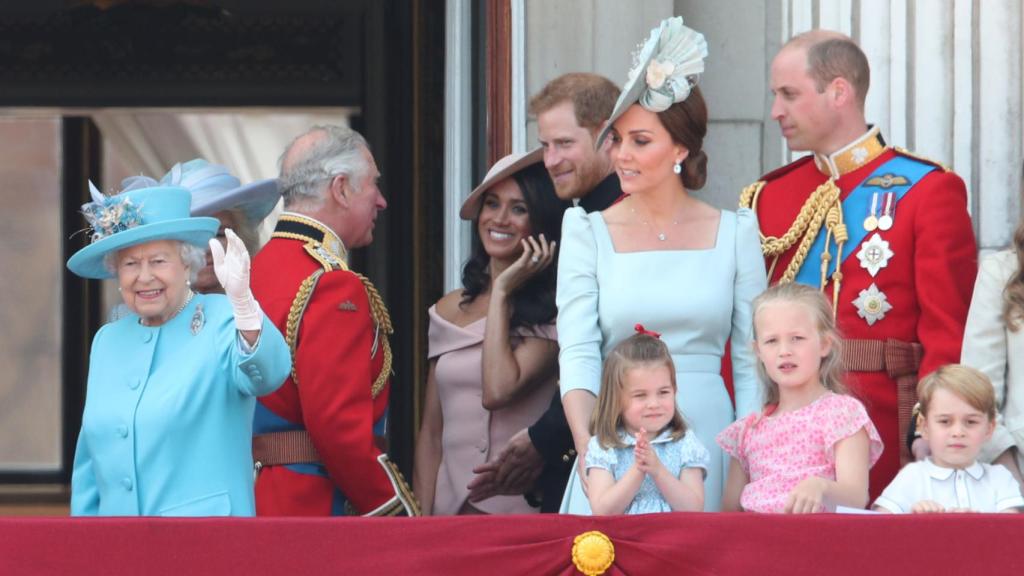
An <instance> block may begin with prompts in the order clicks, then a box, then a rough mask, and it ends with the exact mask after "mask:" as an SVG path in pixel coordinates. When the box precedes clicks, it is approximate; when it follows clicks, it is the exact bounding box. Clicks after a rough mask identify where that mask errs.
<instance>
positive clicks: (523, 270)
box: [494, 234, 558, 294]
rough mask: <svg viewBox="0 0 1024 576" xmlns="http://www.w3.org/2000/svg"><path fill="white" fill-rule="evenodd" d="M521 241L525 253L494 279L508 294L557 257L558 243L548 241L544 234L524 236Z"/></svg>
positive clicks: (496, 285) (496, 284) (497, 285)
mask: <svg viewBox="0 0 1024 576" xmlns="http://www.w3.org/2000/svg"><path fill="white" fill-rule="evenodd" d="M521 242H522V244H523V253H522V254H521V255H520V256H519V259H517V260H516V261H515V262H513V263H512V265H511V266H509V267H508V268H506V269H505V270H504V271H503V272H502V273H501V274H500V275H498V277H497V278H495V279H494V285H495V287H497V288H500V289H503V290H504V291H505V292H506V293H507V294H511V293H513V292H515V291H516V290H518V289H519V287H520V286H522V285H523V284H525V283H526V281H527V280H529V279H530V278H533V277H534V276H535V275H537V274H539V273H540V272H541V271H542V270H544V269H545V268H547V267H548V266H550V265H551V262H553V261H554V259H555V247H556V244H558V243H557V242H548V241H547V239H546V238H544V234H541V235H540V236H537V237H533V236H529V237H527V238H523V239H522V240H521Z"/></svg>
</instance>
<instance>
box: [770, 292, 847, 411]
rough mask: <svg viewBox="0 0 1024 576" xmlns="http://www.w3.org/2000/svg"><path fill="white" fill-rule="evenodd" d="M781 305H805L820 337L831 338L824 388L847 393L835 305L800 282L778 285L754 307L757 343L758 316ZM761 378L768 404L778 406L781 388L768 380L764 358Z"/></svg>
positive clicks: (824, 363) (821, 375)
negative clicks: (834, 317) (777, 304)
mask: <svg viewBox="0 0 1024 576" xmlns="http://www.w3.org/2000/svg"><path fill="white" fill-rule="evenodd" d="M779 302H783V303H790V304H798V305H801V306H803V307H804V308H806V309H807V311H808V312H810V313H811V318H812V319H813V320H814V325H815V326H816V327H817V329H818V334H820V335H821V338H822V339H823V340H824V339H828V340H829V341H830V342H831V343H832V348H831V350H830V351H829V353H828V354H827V355H826V356H825V357H824V358H822V359H821V367H820V368H819V371H818V378H819V379H820V380H821V385H822V386H824V387H825V389H826V390H831V391H832V392H835V393H836V394H846V393H847V390H846V385H845V384H843V376H844V374H845V372H846V370H845V369H844V368H843V351H842V338H841V336H840V334H839V330H838V329H837V328H836V322H835V320H834V319H833V318H832V306H831V305H830V304H829V302H828V299H827V298H825V296H824V295H823V294H822V293H821V292H820V291H819V290H818V289H817V288H813V287H811V286H807V285H806V284H799V283H797V282H788V283H786V284H776V285H775V286H772V287H771V288H769V289H767V290H765V291H764V292H762V293H761V294H760V295H758V297H757V298H754V302H753V304H752V305H751V307H752V308H753V318H754V341H755V342H756V341H757V315H758V314H761V313H762V311H763V309H764V307H765V306H767V305H769V304H775V303H779ZM757 376H758V379H759V380H760V381H761V389H762V392H763V397H764V405H765V406H769V405H772V404H778V403H779V385H778V384H776V383H775V382H773V381H772V379H771V378H769V377H768V371H767V370H765V367H764V362H761V360H760V359H759V360H758V361H757Z"/></svg>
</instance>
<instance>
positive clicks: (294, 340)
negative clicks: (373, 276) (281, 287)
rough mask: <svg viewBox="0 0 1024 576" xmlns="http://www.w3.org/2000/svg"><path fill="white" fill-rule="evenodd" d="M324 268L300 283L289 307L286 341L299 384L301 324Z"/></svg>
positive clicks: (293, 375) (297, 383)
mask: <svg viewBox="0 0 1024 576" xmlns="http://www.w3.org/2000/svg"><path fill="white" fill-rule="evenodd" d="M323 274H324V271H323V270H317V271H316V272H313V274H311V275H310V276H309V277H308V278H306V279H305V280H303V281H302V284H299V291H298V292H297V293H296V294H295V298H294V299H293V300H292V306H291V308H289V309H288V320H287V322H285V332H284V341H285V342H287V343H288V350H289V351H291V355H292V382H294V383H295V385H296V386H298V385H299V376H298V374H297V373H296V372H295V367H296V365H297V362H296V361H295V360H296V359H295V349H296V347H297V346H298V343H299V324H300V323H301V322H302V315H303V314H305V313H306V307H307V306H309V300H310V298H311V297H312V296H313V289H314V288H316V284H317V282H319V281H320V277H321V276H323Z"/></svg>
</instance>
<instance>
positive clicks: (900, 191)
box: [796, 155, 935, 288]
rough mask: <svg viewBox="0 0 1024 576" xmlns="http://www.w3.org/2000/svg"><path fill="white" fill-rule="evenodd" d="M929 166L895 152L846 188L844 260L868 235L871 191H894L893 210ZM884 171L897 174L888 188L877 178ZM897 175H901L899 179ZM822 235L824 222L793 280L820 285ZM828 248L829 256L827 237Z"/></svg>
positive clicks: (882, 192) (830, 250) (879, 207)
mask: <svg viewBox="0 0 1024 576" xmlns="http://www.w3.org/2000/svg"><path fill="white" fill-rule="evenodd" d="M932 170H935V166H933V165H931V164H926V163H924V162H920V161H918V160H914V159H911V158H907V157H906V156H901V155H896V156H894V157H893V158H891V159H890V160H889V161H888V162H885V163H883V164H882V165H881V166H879V167H878V168H876V169H875V171H874V172H872V173H871V175H870V176H868V177H867V178H865V179H864V181H863V182H861V183H860V184H858V185H857V187H856V188H855V189H854V190H853V192H850V195H849V196H847V197H846V200H843V222H844V223H845V224H846V230H847V233H848V234H849V238H848V239H847V241H846V244H845V246H844V248H845V253H844V254H843V260H844V261H845V260H846V259H847V258H849V257H850V254H853V253H854V252H855V251H856V250H855V249H856V247H857V246H860V243H861V242H862V241H863V240H864V237H865V236H867V235H868V231H867V230H865V229H864V226H863V225H862V222H864V218H865V217H867V215H868V213H869V212H870V210H871V197H872V195H873V194H874V193H875V192H880V193H881V194H879V196H880V197H881V198H884V197H885V193H886V192H893V193H894V194H895V196H894V198H893V210H894V211H895V207H896V204H898V203H899V201H900V199H901V198H903V196H904V195H905V194H906V193H907V192H909V191H910V189H911V188H913V187H914V185H915V184H917V183H918V182H920V181H921V178H924V176H925V175H926V174H928V173H929V172H931V171H932ZM886 175H889V176H892V177H894V178H897V179H898V181H899V183H898V184H891V185H890V186H889V187H888V188H886V187H884V186H882V184H881V183H879V180H881V179H883V177H884V176H886ZM901 176H902V179H899V177H901ZM872 181H874V182H872ZM879 204H880V205H879V206H878V207H877V208H876V209H877V210H878V211H879V212H881V211H882V210H883V209H884V207H885V206H884V204H885V203H884V202H879ZM825 236H826V234H825V226H824V225H822V227H821V230H819V231H818V237H817V238H815V239H814V244H812V245H811V249H810V251H809V252H808V253H807V258H806V259H804V262H803V265H801V266H800V270H799V271H798V272H797V274H796V281H797V282H799V283H801V284H808V285H810V286H815V287H817V288H821V254H822V252H824V251H825ZM829 252H830V253H831V254H832V255H833V256H834V255H835V253H836V246H835V240H834V239H833V240H830V246H829ZM841 264H842V263H840V265H841ZM830 275H831V274H830Z"/></svg>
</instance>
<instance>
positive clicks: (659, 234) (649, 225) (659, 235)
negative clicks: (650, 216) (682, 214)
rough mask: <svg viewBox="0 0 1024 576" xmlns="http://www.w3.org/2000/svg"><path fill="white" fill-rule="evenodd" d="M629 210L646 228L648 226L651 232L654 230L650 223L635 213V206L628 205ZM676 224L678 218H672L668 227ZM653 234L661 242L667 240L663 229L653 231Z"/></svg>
mask: <svg viewBox="0 0 1024 576" xmlns="http://www.w3.org/2000/svg"><path fill="white" fill-rule="evenodd" d="M629 211H630V212H632V213H633V215H635V216H636V217H637V219H638V220H640V223H641V224H643V225H644V226H645V227H647V228H650V229H651V231H652V232H655V230H654V227H653V226H651V224H650V223H649V222H648V221H647V220H644V219H643V218H641V217H640V215H639V214H637V213H636V208H634V207H633V206H630V207H629ZM678 224H679V220H673V221H672V226H670V227H671V228H674V227H675V226H676V225H678ZM655 234H656V235H657V237H658V240H660V241H661V242H664V241H665V240H668V236H667V235H666V234H665V232H664V231H661V232H655Z"/></svg>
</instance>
